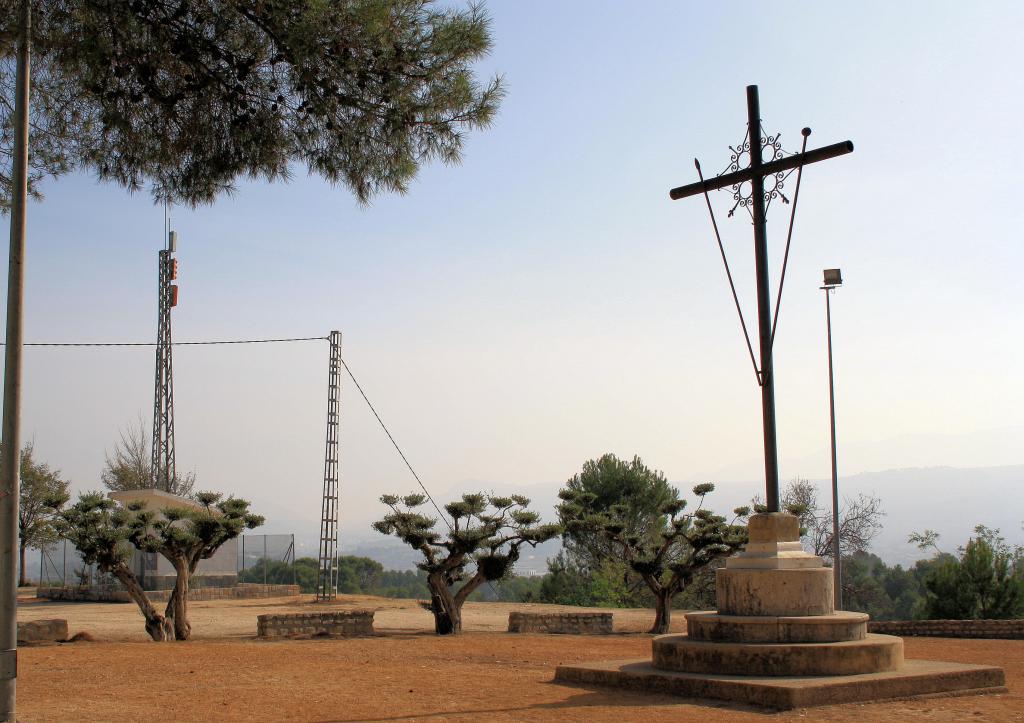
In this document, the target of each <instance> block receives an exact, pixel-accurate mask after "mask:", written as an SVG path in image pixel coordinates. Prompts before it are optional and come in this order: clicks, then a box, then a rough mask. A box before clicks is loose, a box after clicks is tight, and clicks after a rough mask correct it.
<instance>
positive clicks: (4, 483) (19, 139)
mask: <svg viewBox="0 0 1024 723" xmlns="http://www.w3.org/2000/svg"><path fill="white" fill-rule="evenodd" d="M20 10H21V12H20V16H21V17H20V26H21V27H20V28H19V33H18V61H17V70H16V71H15V72H16V80H15V86H14V156H13V158H12V160H11V244H10V261H9V265H8V269H7V338H6V342H7V346H6V348H5V354H4V364H5V366H4V412H3V440H2V442H3V461H2V466H0V720H3V721H13V720H16V716H15V703H16V700H17V695H16V694H17V685H18V579H17V576H18V495H19V493H20V482H21V480H20V478H19V469H20V465H21V351H22V343H23V340H24V329H23V322H24V307H23V301H24V298H25V293H24V284H25V203H26V201H27V198H28V112H29V106H28V103H29V87H30V86H29V72H30V66H29V43H30V37H31V36H30V33H29V30H30V27H31V20H32V11H31V7H30V3H29V0H21V8H20Z"/></svg>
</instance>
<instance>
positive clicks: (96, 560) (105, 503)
mask: <svg viewBox="0 0 1024 723" xmlns="http://www.w3.org/2000/svg"><path fill="white" fill-rule="evenodd" d="M66 502H67V496H66V495H61V496H55V497H54V498H52V499H51V500H50V501H49V504H50V506H51V508H52V509H54V510H55V511H56V515H57V523H56V524H57V530H58V532H59V533H60V535H61V537H64V538H66V539H67V540H68V541H70V542H71V544H73V545H74V546H75V549H77V550H78V552H79V553H80V554H81V555H82V562H83V563H84V564H85V565H96V567H98V568H99V569H100V570H101V571H102V572H105V573H108V574H110V575H113V576H114V577H116V578H117V579H118V580H119V581H120V583H121V584H122V585H124V588H125V590H127V591H128V596H129V597H130V598H131V599H132V601H134V602H135V604H136V605H138V606H139V611H140V612H141V613H142V616H143V617H144V618H145V619H146V632H147V633H148V634H149V636H150V637H151V638H152V639H153V640H158V641H161V640H168V639H169V638H170V637H172V636H173V635H174V630H173V628H172V627H171V626H170V625H168V624H165V623H166V621H165V619H164V616H163V615H161V614H160V613H159V612H157V609H156V608H155V607H154V606H153V603H152V601H150V599H149V597H148V596H147V595H146V591H145V590H143V589H142V585H141V584H140V583H139V580H138V578H137V577H136V576H135V573H134V572H132V570H131V567H130V566H129V563H130V562H131V559H132V550H133V549H134V546H133V544H132V542H131V538H132V536H133V534H134V533H135V531H136V528H137V525H138V524H139V523H138V519H137V515H138V514H139V512H140V510H141V505H139V504H132V505H128V506H127V507H121V506H119V505H118V504H117V503H116V502H114V500H112V499H110V498H108V497H105V496H104V495H103V493H102V492H87V493H83V494H82V495H80V496H79V498H78V501H77V502H75V504H73V505H71V506H70V507H64V506H63V505H64V504H65V503H66Z"/></svg>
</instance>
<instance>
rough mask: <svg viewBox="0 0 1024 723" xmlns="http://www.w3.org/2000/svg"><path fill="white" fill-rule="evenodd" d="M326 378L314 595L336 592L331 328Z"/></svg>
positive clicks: (337, 342)
mask: <svg viewBox="0 0 1024 723" xmlns="http://www.w3.org/2000/svg"><path fill="white" fill-rule="evenodd" d="M328 341H329V342H330V347H331V350H330V355H331V356H330V365H329V367H328V368H329V373H328V379H327V444H326V450H325V452H324V499H323V508H322V512H321V514H320V566H319V568H318V572H317V581H316V599H317V600H318V601H327V600H333V599H334V597H335V596H336V595H337V594H338V570H337V554H338V418H339V416H340V413H341V332H340V331H332V332H331V335H330V336H329V337H328Z"/></svg>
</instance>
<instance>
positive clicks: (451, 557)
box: [373, 493, 562, 634]
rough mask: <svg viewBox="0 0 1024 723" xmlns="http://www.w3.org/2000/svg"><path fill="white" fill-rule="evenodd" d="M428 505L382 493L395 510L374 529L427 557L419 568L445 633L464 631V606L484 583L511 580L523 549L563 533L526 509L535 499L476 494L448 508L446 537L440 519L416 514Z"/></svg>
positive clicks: (409, 497) (419, 499) (438, 624)
mask: <svg viewBox="0 0 1024 723" xmlns="http://www.w3.org/2000/svg"><path fill="white" fill-rule="evenodd" d="M425 501H426V498H425V497H424V496H423V495H407V496H406V497H404V498H401V499H400V498H399V497H398V496H397V495H383V496H382V497H381V502H383V503H384V504H385V505H386V506H387V507H389V508H390V510H391V512H390V513H388V514H387V515H385V516H384V518H383V519H382V520H378V521H377V522H375V523H374V524H373V528H374V529H375V530H377V531H378V532H380V533H382V534H385V535H395V536H397V537H398V538H400V539H401V540H402V541H403V542H405V543H406V544H407V545H409V546H410V547H412V548H414V549H416V550H418V551H419V552H420V553H422V555H423V560H422V561H421V562H420V563H419V564H418V565H417V567H418V568H419V569H420V570H422V571H423V572H425V573H426V575H427V586H428V588H429V589H430V592H431V596H432V601H431V603H430V605H431V609H432V610H433V612H434V617H435V626H436V629H437V632H438V633H440V634H447V633H454V632H459V630H460V628H461V618H460V611H461V608H462V604H463V603H464V602H465V600H466V599H467V598H468V597H469V595H470V594H472V593H473V591H474V590H476V589H477V588H478V587H479V586H480V585H481V584H483V583H484V582H486V581H496V580H501V579H503V578H505V577H506V576H508V575H509V573H510V572H511V570H512V568H513V566H514V565H515V563H516V561H517V560H518V559H519V550H520V548H521V547H522V546H523V545H529V546H530V547H536V546H537V545H538V544H540V543H542V542H545V541H547V540H550V539H552V538H553V537H557V536H558V535H559V534H561V531H562V529H561V527H560V526H558V525H543V524H539V516H538V515H536V514H534V513H533V512H530V511H529V510H527V509H526V507H527V505H529V503H530V501H529V500H528V499H526V498H525V497H498V496H492V497H488V496H487V495H484V494H482V493H474V494H464V495H463V496H462V499H461V500H459V501H456V502H451V503H449V504H447V505H445V509H446V510H447V511H448V514H449V515H451V517H452V524H451V528H450V529H449V530H448V533H447V535H442V534H440V533H438V532H436V531H435V530H434V526H435V525H436V524H437V520H436V519H434V518H432V517H427V516H426V515H423V514H420V513H418V512H416V511H414V508H415V507H417V506H419V505H422V504H423V503H424V502H425ZM460 583H461V585H460Z"/></svg>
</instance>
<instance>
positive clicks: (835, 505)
mask: <svg viewBox="0 0 1024 723" xmlns="http://www.w3.org/2000/svg"><path fill="white" fill-rule="evenodd" d="M837 285H838V284H832V285H829V283H828V279H827V278H826V283H825V286H822V287H821V288H822V290H823V291H824V292H825V329H826V335H827V337H828V412H829V420H830V422H831V428H832V582H833V585H832V590H833V592H832V596H833V601H834V603H835V609H836V610H842V609H843V586H842V562H841V557H840V552H839V475H838V473H837V471H836V469H837V468H836V394H835V384H834V383H833V376H832V304H831V302H830V300H829V296H830V295H831V293H832V290H833V289H835V288H836V286H837Z"/></svg>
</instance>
